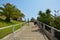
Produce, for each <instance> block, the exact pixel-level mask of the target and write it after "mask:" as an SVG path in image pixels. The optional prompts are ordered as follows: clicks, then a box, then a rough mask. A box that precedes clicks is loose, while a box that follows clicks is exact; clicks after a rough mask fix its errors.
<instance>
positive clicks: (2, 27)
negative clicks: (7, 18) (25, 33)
mask: <svg viewBox="0 0 60 40" xmlns="http://www.w3.org/2000/svg"><path fill="white" fill-rule="evenodd" d="M22 24H23V23H19V24H14V25H10V26H6V27H2V28H0V30H3V29H6V28H10V27H12V29H11V30H12V35H14V27H15V26H17V25H20V27H21V26H22ZM12 39H13V38H12ZM13 40H14V39H13Z"/></svg>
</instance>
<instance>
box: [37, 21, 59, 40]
mask: <svg viewBox="0 0 60 40" xmlns="http://www.w3.org/2000/svg"><path fill="white" fill-rule="evenodd" d="M37 23H38V26H39V28H40V29H41V30H43V32H44V33H45V34H46V36H47V37H48V38H49V39H50V40H60V30H58V29H56V28H53V27H51V26H49V25H47V24H44V23H42V22H39V21H37Z"/></svg>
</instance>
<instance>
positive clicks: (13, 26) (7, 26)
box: [0, 23, 20, 30]
mask: <svg viewBox="0 0 60 40" xmlns="http://www.w3.org/2000/svg"><path fill="white" fill-rule="evenodd" d="M19 24H20V23H19ZM19 24H14V25H10V26H6V27H2V28H0V30H3V29H5V28H9V27H12V26H13V27H14V26H17V25H19Z"/></svg>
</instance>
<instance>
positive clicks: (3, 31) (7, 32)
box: [0, 20, 25, 39]
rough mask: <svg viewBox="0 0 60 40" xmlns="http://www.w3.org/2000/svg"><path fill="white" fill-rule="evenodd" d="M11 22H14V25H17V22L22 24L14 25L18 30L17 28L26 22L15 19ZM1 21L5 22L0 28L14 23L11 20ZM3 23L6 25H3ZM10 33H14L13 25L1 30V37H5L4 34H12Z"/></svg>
mask: <svg viewBox="0 0 60 40" xmlns="http://www.w3.org/2000/svg"><path fill="white" fill-rule="evenodd" d="M11 22H12V23H13V24H14V25H15V24H20V25H17V26H15V27H14V31H16V30H17V29H19V28H20V27H21V26H22V25H24V24H25V22H19V21H14V20H12V21H11ZM1 23H3V24H2V25H1V26H0V28H3V27H5V26H6V27H7V26H8V25H12V23H10V22H8V23H6V22H2V21H1V22H0V24H1ZM3 25H4V26H3ZM10 33H12V27H9V28H6V29H3V30H0V39H1V38H3V37H4V36H6V35H8V34H10Z"/></svg>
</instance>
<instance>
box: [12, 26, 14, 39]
mask: <svg viewBox="0 0 60 40" xmlns="http://www.w3.org/2000/svg"><path fill="white" fill-rule="evenodd" d="M12 39H13V40H14V25H12Z"/></svg>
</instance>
